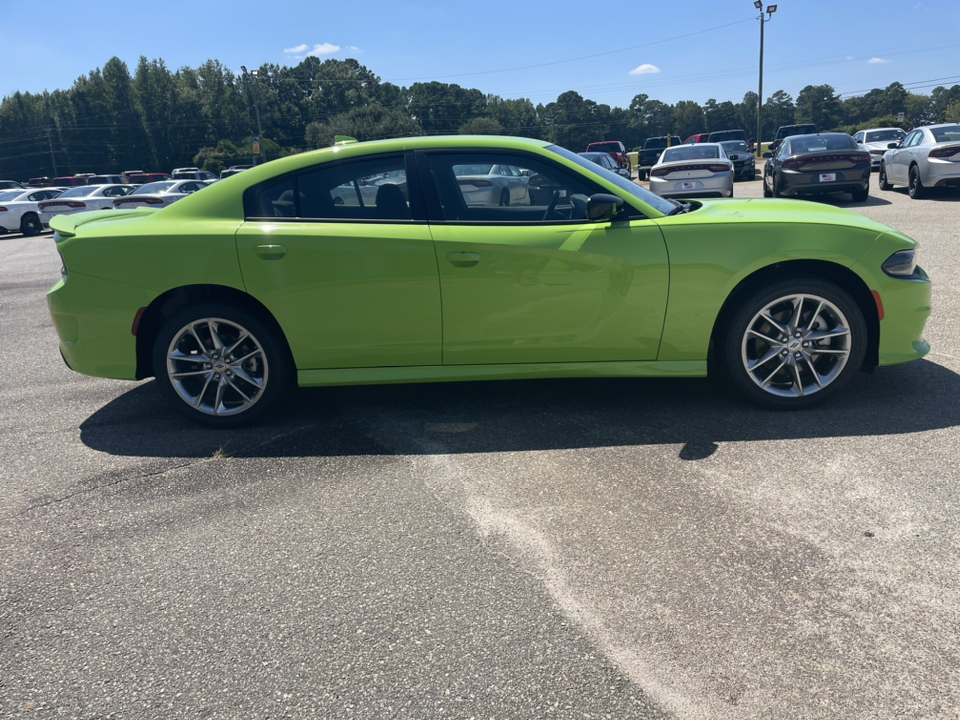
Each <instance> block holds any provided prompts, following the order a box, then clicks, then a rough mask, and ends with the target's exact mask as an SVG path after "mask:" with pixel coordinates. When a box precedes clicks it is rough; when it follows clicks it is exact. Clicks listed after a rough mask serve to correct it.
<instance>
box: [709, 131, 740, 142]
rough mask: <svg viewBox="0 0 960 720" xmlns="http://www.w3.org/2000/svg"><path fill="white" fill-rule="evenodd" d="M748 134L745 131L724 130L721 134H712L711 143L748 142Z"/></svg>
mask: <svg viewBox="0 0 960 720" xmlns="http://www.w3.org/2000/svg"><path fill="white" fill-rule="evenodd" d="M746 139H747V134H746V133H745V132H744V131H743V130H723V131H721V132H715V133H710V142H720V141H721V140H746Z"/></svg>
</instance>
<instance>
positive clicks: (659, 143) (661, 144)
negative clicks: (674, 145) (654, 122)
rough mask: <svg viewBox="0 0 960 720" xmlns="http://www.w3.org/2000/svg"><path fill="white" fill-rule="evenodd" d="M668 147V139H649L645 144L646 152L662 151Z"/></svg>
mask: <svg viewBox="0 0 960 720" xmlns="http://www.w3.org/2000/svg"><path fill="white" fill-rule="evenodd" d="M666 146H667V139H666V138H648V139H647V141H646V142H645V143H644V144H643V149H644V150H660V149H662V148H665V147H666Z"/></svg>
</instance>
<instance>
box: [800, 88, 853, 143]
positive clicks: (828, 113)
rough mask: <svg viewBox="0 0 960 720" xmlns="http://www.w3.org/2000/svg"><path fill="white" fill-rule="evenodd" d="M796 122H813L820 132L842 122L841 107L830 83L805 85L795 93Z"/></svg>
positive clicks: (837, 125)
mask: <svg viewBox="0 0 960 720" xmlns="http://www.w3.org/2000/svg"><path fill="white" fill-rule="evenodd" d="M796 122H798V123H814V124H815V125H816V126H817V128H819V129H820V131H821V132H825V131H828V130H832V129H834V128H836V127H839V126H840V125H842V124H843V107H842V106H841V105H840V99H839V98H838V97H837V94H836V92H835V91H834V89H833V87H832V86H830V85H807V86H806V87H805V88H803V90H801V91H800V94H799V95H797V111H796Z"/></svg>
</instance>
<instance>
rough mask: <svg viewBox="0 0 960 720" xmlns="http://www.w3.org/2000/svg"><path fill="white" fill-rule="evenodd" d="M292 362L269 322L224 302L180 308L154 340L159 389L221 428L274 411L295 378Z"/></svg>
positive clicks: (182, 408)
mask: <svg viewBox="0 0 960 720" xmlns="http://www.w3.org/2000/svg"><path fill="white" fill-rule="evenodd" d="M291 365H292V364H291V362H290V360H289V359H288V353H287V352H286V349H285V347H284V346H283V345H282V344H281V342H280V341H279V340H278V339H277V337H276V335H275V333H274V331H273V330H272V329H271V328H270V327H268V326H267V325H266V324H265V323H264V322H262V321H261V320H260V319H259V318H257V317H254V316H253V315H252V314H249V313H247V312H244V311H242V310H238V309H236V308H233V307H230V306H229V305H225V304H220V303H209V304H199V305H195V306H193V307H190V308H187V309H186V310H183V311H181V312H179V313H177V314H176V315H174V316H173V317H171V318H170V319H169V320H167V322H166V323H164V325H163V327H162V328H161V329H160V332H159V333H158V335H157V338H156V341H155V343H154V351H153V369H154V374H155V375H156V378H157V385H158V387H159V388H160V392H161V393H162V394H163V395H164V396H165V397H166V398H167V400H169V401H170V403H171V404H172V405H173V407H174V408H176V409H177V410H178V411H179V412H181V413H183V414H184V415H186V416H187V417H189V418H191V419H193V420H197V421H200V422H203V423H206V424H208V425H215V426H220V427H232V426H236V425H241V424H244V423H248V422H251V421H252V420H255V419H256V418H259V417H261V416H262V415H263V414H264V413H266V412H267V411H269V410H270V409H271V408H272V407H273V406H274V405H275V403H276V402H278V401H279V400H280V398H281V397H282V396H283V395H284V394H285V393H286V391H287V390H288V389H289V387H290V385H291V383H292V380H293V373H292V367H291Z"/></svg>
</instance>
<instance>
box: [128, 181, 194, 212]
mask: <svg viewBox="0 0 960 720" xmlns="http://www.w3.org/2000/svg"><path fill="white" fill-rule="evenodd" d="M206 186H207V184H206V183H205V182H203V181H201V180H161V181H160V182H152V183H147V184H146V185H141V186H139V187H138V188H137V189H136V190H134V191H133V192H132V193H130V194H129V195H124V196H123V197H119V198H114V199H113V207H114V208H116V209H118V210H129V209H131V208H137V207H152V208H162V207H166V206H167V205H172V204H173V203H175V202H176V201H177V200H179V199H180V198H185V197H186V196H187V195H189V194H190V193H194V192H196V191H197V190H202V189H203V188H205V187H206Z"/></svg>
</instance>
